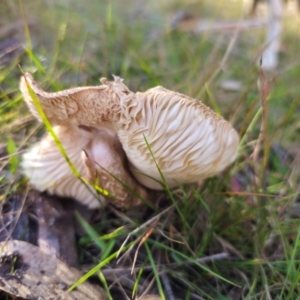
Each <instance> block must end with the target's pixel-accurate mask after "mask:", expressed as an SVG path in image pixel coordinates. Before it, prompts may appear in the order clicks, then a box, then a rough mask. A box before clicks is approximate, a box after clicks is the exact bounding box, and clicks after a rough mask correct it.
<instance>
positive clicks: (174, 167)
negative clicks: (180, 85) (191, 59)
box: [20, 73, 239, 199]
mask: <svg viewBox="0 0 300 300" xmlns="http://www.w3.org/2000/svg"><path fill="white" fill-rule="evenodd" d="M101 83H102V85H101V86H95V87H80V88H72V89H68V90H64V91H61V92H57V93H47V92H44V91H43V90H42V89H41V88H40V87H39V86H38V84H37V83H36V82H35V81H34V79H33V77H32V76H31V75H30V74H28V73H26V74H25V76H24V77H22V79H21V82H20V89H21V91H22V93H23V96H24V99H25V101H26V102H27V105H28V107H29V108H30V110H31V112H32V113H33V115H35V116H36V117H37V118H40V116H39V114H38V112H37V109H36V107H35V105H34V103H33V100H32V98H31V96H30V93H29V91H28V86H27V85H29V86H30V87H31V89H32V90H33V92H34V93H35V95H36V97H37V99H38V101H39V104H40V105H41V107H42V109H43V111H44V113H45V115H46V116H47V118H48V120H49V121H50V122H51V124H52V125H54V126H57V128H68V129H66V130H65V131H64V132H65V133H62V134H61V141H62V143H63V144H66V145H67V146H68V148H69V149H70V150H69V151H70V154H71V153H72V154H73V152H74V159H75V160H76V162H77V161H78V167H79V169H80V171H81V170H82V167H83V165H85V166H86V168H87V170H92V169H93V167H92V165H94V166H101V167H102V168H100V169H102V173H103V169H106V170H108V169H109V168H107V166H106V167H105V163H104V162H105V157H106V155H110V154H109V153H108V152H109V151H111V150H113V152H111V153H113V154H111V155H110V156H114V157H115V158H114V161H115V162H116V164H114V166H113V167H112V165H110V166H111V168H110V170H108V171H109V172H108V173H110V172H112V173H114V172H116V170H117V169H118V167H120V164H121V162H122V166H121V170H122V171H121V173H122V174H123V175H122V176H123V178H121V180H122V179H125V178H127V176H128V178H131V179H132V181H130V184H129V186H130V187H133V188H137V187H140V188H141V191H142V193H143V194H144V195H147V191H146V190H145V189H143V188H142V187H141V186H140V185H139V184H138V183H137V182H136V181H135V180H137V181H138V182H139V183H140V184H142V185H143V186H144V187H146V188H149V189H157V190H161V189H163V188H164V187H165V185H168V186H169V187H170V188H172V187H174V186H177V185H179V184H185V183H192V182H196V181H199V180H201V179H204V178H207V177H209V176H212V175H215V174H217V173H219V172H221V171H222V170H224V169H225V168H226V167H227V166H228V165H229V164H230V163H232V162H233V161H234V160H235V158H236V155H237V148H238V143H239V137H238V134H237V132H236V131H235V130H234V128H233V127H232V126H231V125H230V124H229V123H228V122H227V121H225V120H224V119H223V118H222V117H220V116H218V115H217V114H216V113H215V112H213V111H212V110H211V109H210V108H208V107H207V106H205V105H204V104H203V103H201V102H200V101H197V100H195V99H192V98H190V97H188V96H185V95H182V94H180V93H176V92H173V91H170V90H167V89H165V88H163V87H160V86H158V87H155V88H152V89H149V90H147V91H146V92H137V93H133V92H131V91H130V90H129V89H128V87H127V86H126V85H125V84H123V80H122V79H121V78H119V77H114V81H113V82H109V81H107V80H106V79H105V78H102V79H101ZM74 132H76V135H77V138H76V140H75V139H74V138H73V139H72V138H71V136H72V134H73V133H74ZM65 135H69V139H70V142H66V139H65ZM108 137H114V140H115V143H116V141H118V142H120V145H121V146H122V149H119V148H118V147H119V146H118V147H117V148H118V150H114V149H113V148H114V147H113V146H112V142H111V141H112V140H110V142H107V140H106V139H107V138H108ZM85 138H86V139H85ZM71 140H72V142H71ZM118 142H117V143H118ZM48 143H49V141H48ZM42 144H43V141H42V142H41V143H40V145H39V146H41V145H42ZM52 144H53V142H52ZM103 144H104V145H105V147H107V151H106V152H105V153H102V152H101V150H99V151H98V146H97V145H100V146H99V148H101V147H102V146H101V145H103ZM49 147H50V148H51V149H52V148H54V147H53V145H51V146H49ZM85 147H87V148H89V147H90V150H89V151H88V150H86V152H85V154H84V155H86V156H87V157H85V158H84V160H81V162H80V163H79V161H80V159H79V155H78V154H76V155H75V153H78V152H81V150H80V149H84V148H85ZM45 148H46V147H45ZM121 150H122V151H124V152H125V155H126V159H127V160H128V164H129V168H130V172H129V171H128V170H127V169H126V162H124V159H123V158H122V155H123V154H122V155H120V153H123V152H122V151H121ZM45 151H46V149H45ZM52 151H54V150H53V149H52ZM56 151H57V150H56ZM39 155H40V154H38V153H36V157H37V159H38V160H40V161H44V158H42V157H39ZM75 156H76V157H75ZM62 160H63V159H62V158H61V159H60V160H59V159H58V160H57V162H55V161H54V160H52V161H51V163H50V162H49V163H47V162H46V161H45V165H47V164H51V167H52V168H53V169H55V165H56V164H58V166H59V165H60V164H61V161H62ZM117 162H118V163H117ZM103 163H104V166H103ZM117 165H118V167H116V166H117ZM124 166H125V167H124ZM34 168H35V166H34V164H33V160H32V159H31V160H29V159H28V155H25V156H24V162H23V169H24V172H25V174H26V175H27V176H28V177H29V178H30V181H31V183H32V184H33V185H34V186H35V187H36V188H38V189H40V190H41V189H42V190H43V189H48V190H50V189H51V187H49V184H50V185H53V182H51V180H48V178H49V177H51V176H52V175H51V174H49V172H48V171H47V172H44V174H43V180H44V181H45V182H47V184H40V183H39V180H38V178H34V177H32V176H30V172H28V170H31V169H34ZM97 171H98V172H99V171H100V172H101V170H99V168H97ZM88 172H89V171H88ZM108 173H106V174H108ZM125 174H126V175H125ZM131 174H132V175H133V176H134V178H135V179H133V178H132V177H131ZM90 175H91V174H90ZM38 177H40V176H38ZM98 177H99V176H98ZM116 177H118V176H116ZM49 182H50V183H49ZM133 183H134V184H133ZM69 188H70V189H72V188H71V187H69ZM78 189H79V188H78ZM69 193H72V196H74V197H75V198H77V199H79V198H80V197H79V196H78V195H73V194H74V193H75V192H71V191H70V192H69Z"/></svg>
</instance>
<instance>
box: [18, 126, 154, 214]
mask: <svg viewBox="0 0 300 300" xmlns="http://www.w3.org/2000/svg"><path fill="white" fill-rule="evenodd" d="M53 129H54V132H55V134H56V136H57V137H58V139H59V140H60V141H61V144H62V146H63V147H64V149H65V150H66V153H67V155H68V158H69V159H70V161H71V162H72V164H73V166H75V168H76V169H77V171H78V172H79V173H80V174H81V176H82V177H83V178H85V179H88V180H89V181H90V183H91V185H89V184H88V183H86V182H82V181H81V180H80V179H79V178H77V177H76V175H75V174H74V173H73V171H72V170H71V168H70V166H69V165H68V163H67V161H66V159H65V157H64V156H63V155H62V153H61V152H60V150H59V148H58V147H57V146H56V144H55V142H54V139H53V138H52V136H51V135H50V134H47V135H46V136H45V137H44V138H43V139H42V140H41V141H40V142H38V143H36V144H35V145H34V146H33V147H32V148H31V149H30V150H29V151H28V152H27V153H25V154H24V155H23V161H22V169H23V172H24V174H25V175H26V176H27V177H28V178H29V179H30V182H31V184H32V185H33V186H34V187H35V188H36V189H38V190H40V191H48V192H49V193H50V194H56V195H59V196H62V197H72V198H75V199H77V200H79V201H80V202H81V203H83V204H86V205H88V206H89V207H90V208H97V207H99V206H101V205H104V204H106V203H107V202H110V203H112V204H113V205H114V206H117V207H119V208H121V209H129V208H130V207H132V206H135V205H138V204H140V203H141V200H140V198H139V197H136V196H135V195H134V194H132V190H134V191H136V194H137V195H140V196H141V197H143V198H144V199H146V198H147V196H148V195H147V191H146V190H145V188H143V187H142V186H141V185H140V184H138V183H137V182H136V180H135V179H134V178H133V177H132V176H131V174H130V173H129V171H128V170H127V168H126V157H125V154H124V152H123V149H122V146H121V144H120V142H119V140H118V138H117V136H116V135H112V134H111V133H108V132H106V131H102V132H98V135H97V137H95V138H94V137H93V138H91V135H92V133H89V132H86V130H85V129H80V128H78V127H77V126H75V125H72V124H68V125H61V126H54V128H53ZM116 179H119V181H118V180H116ZM93 184H96V185H97V186H98V187H100V188H102V189H104V190H105V192H108V193H109V195H108V196H104V195H103V194H101V193H97V192H96V190H95V189H94V188H93V186H94V185H93Z"/></svg>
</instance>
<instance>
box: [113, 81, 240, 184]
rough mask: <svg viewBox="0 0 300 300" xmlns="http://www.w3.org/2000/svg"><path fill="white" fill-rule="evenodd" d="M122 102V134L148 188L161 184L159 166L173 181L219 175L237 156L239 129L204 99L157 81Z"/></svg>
mask: <svg viewBox="0 0 300 300" xmlns="http://www.w3.org/2000/svg"><path fill="white" fill-rule="evenodd" d="M122 107H126V109H124V113H123V114H121V116H122V118H121V120H120V122H121V123H122V126H121V127H120V129H119V130H118V136H119V139H120V141H121V143H122V145H123V148H124V151H125V153H126V155H127V157H128V160H129V161H130V163H131V168H132V171H133V174H134V176H135V177H136V178H137V180H138V181H139V182H141V183H142V184H144V185H145V186H147V187H149V188H153V189H159V188H161V184H160V183H159V182H161V181H162V178H161V175H160V173H159V171H158V168H159V169H160V171H161V172H162V174H163V176H164V179H165V181H166V183H167V185H168V186H169V187H174V186H176V185H178V184H184V183H190V182H196V181H198V180H200V179H204V178H207V177H210V176H212V175H215V174H217V173H219V172H221V171H222V170H224V169H225V168H226V167H227V166H228V165H229V164H230V163H232V162H233V161H234V160H235V158H236V155H237V149H238V143H239V137H238V134H237V132H236V131H235V130H234V129H233V127H232V126H231V125H230V124H229V123H228V122H227V121H225V120H224V119H223V118H222V117H220V116H218V115H217V114H216V113H215V112H213V111H212V110H211V109H210V108H208V107H207V106H205V105H204V104H203V103H201V102H200V101H196V100H194V99H192V98H190V97H188V96H185V95H182V94H180V93H176V92H173V91H170V90H167V89H165V88H163V87H155V88H153V89H150V90H148V91H146V92H144V93H139V92H138V93H136V97H135V98H129V99H128V98H127V99H125V100H124V101H123V102H122ZM145 140H147V143H146V142H145ZM147 144H148V145H147ZM149 149H151V151H149ZM151 152H152V153H151ZM152 156H153V157H152ZM154 160H155V162H156V164H155V163H154ZM149 177H151V178H153V179H154V180H153V179H151V178H149Z"/></svg>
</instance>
